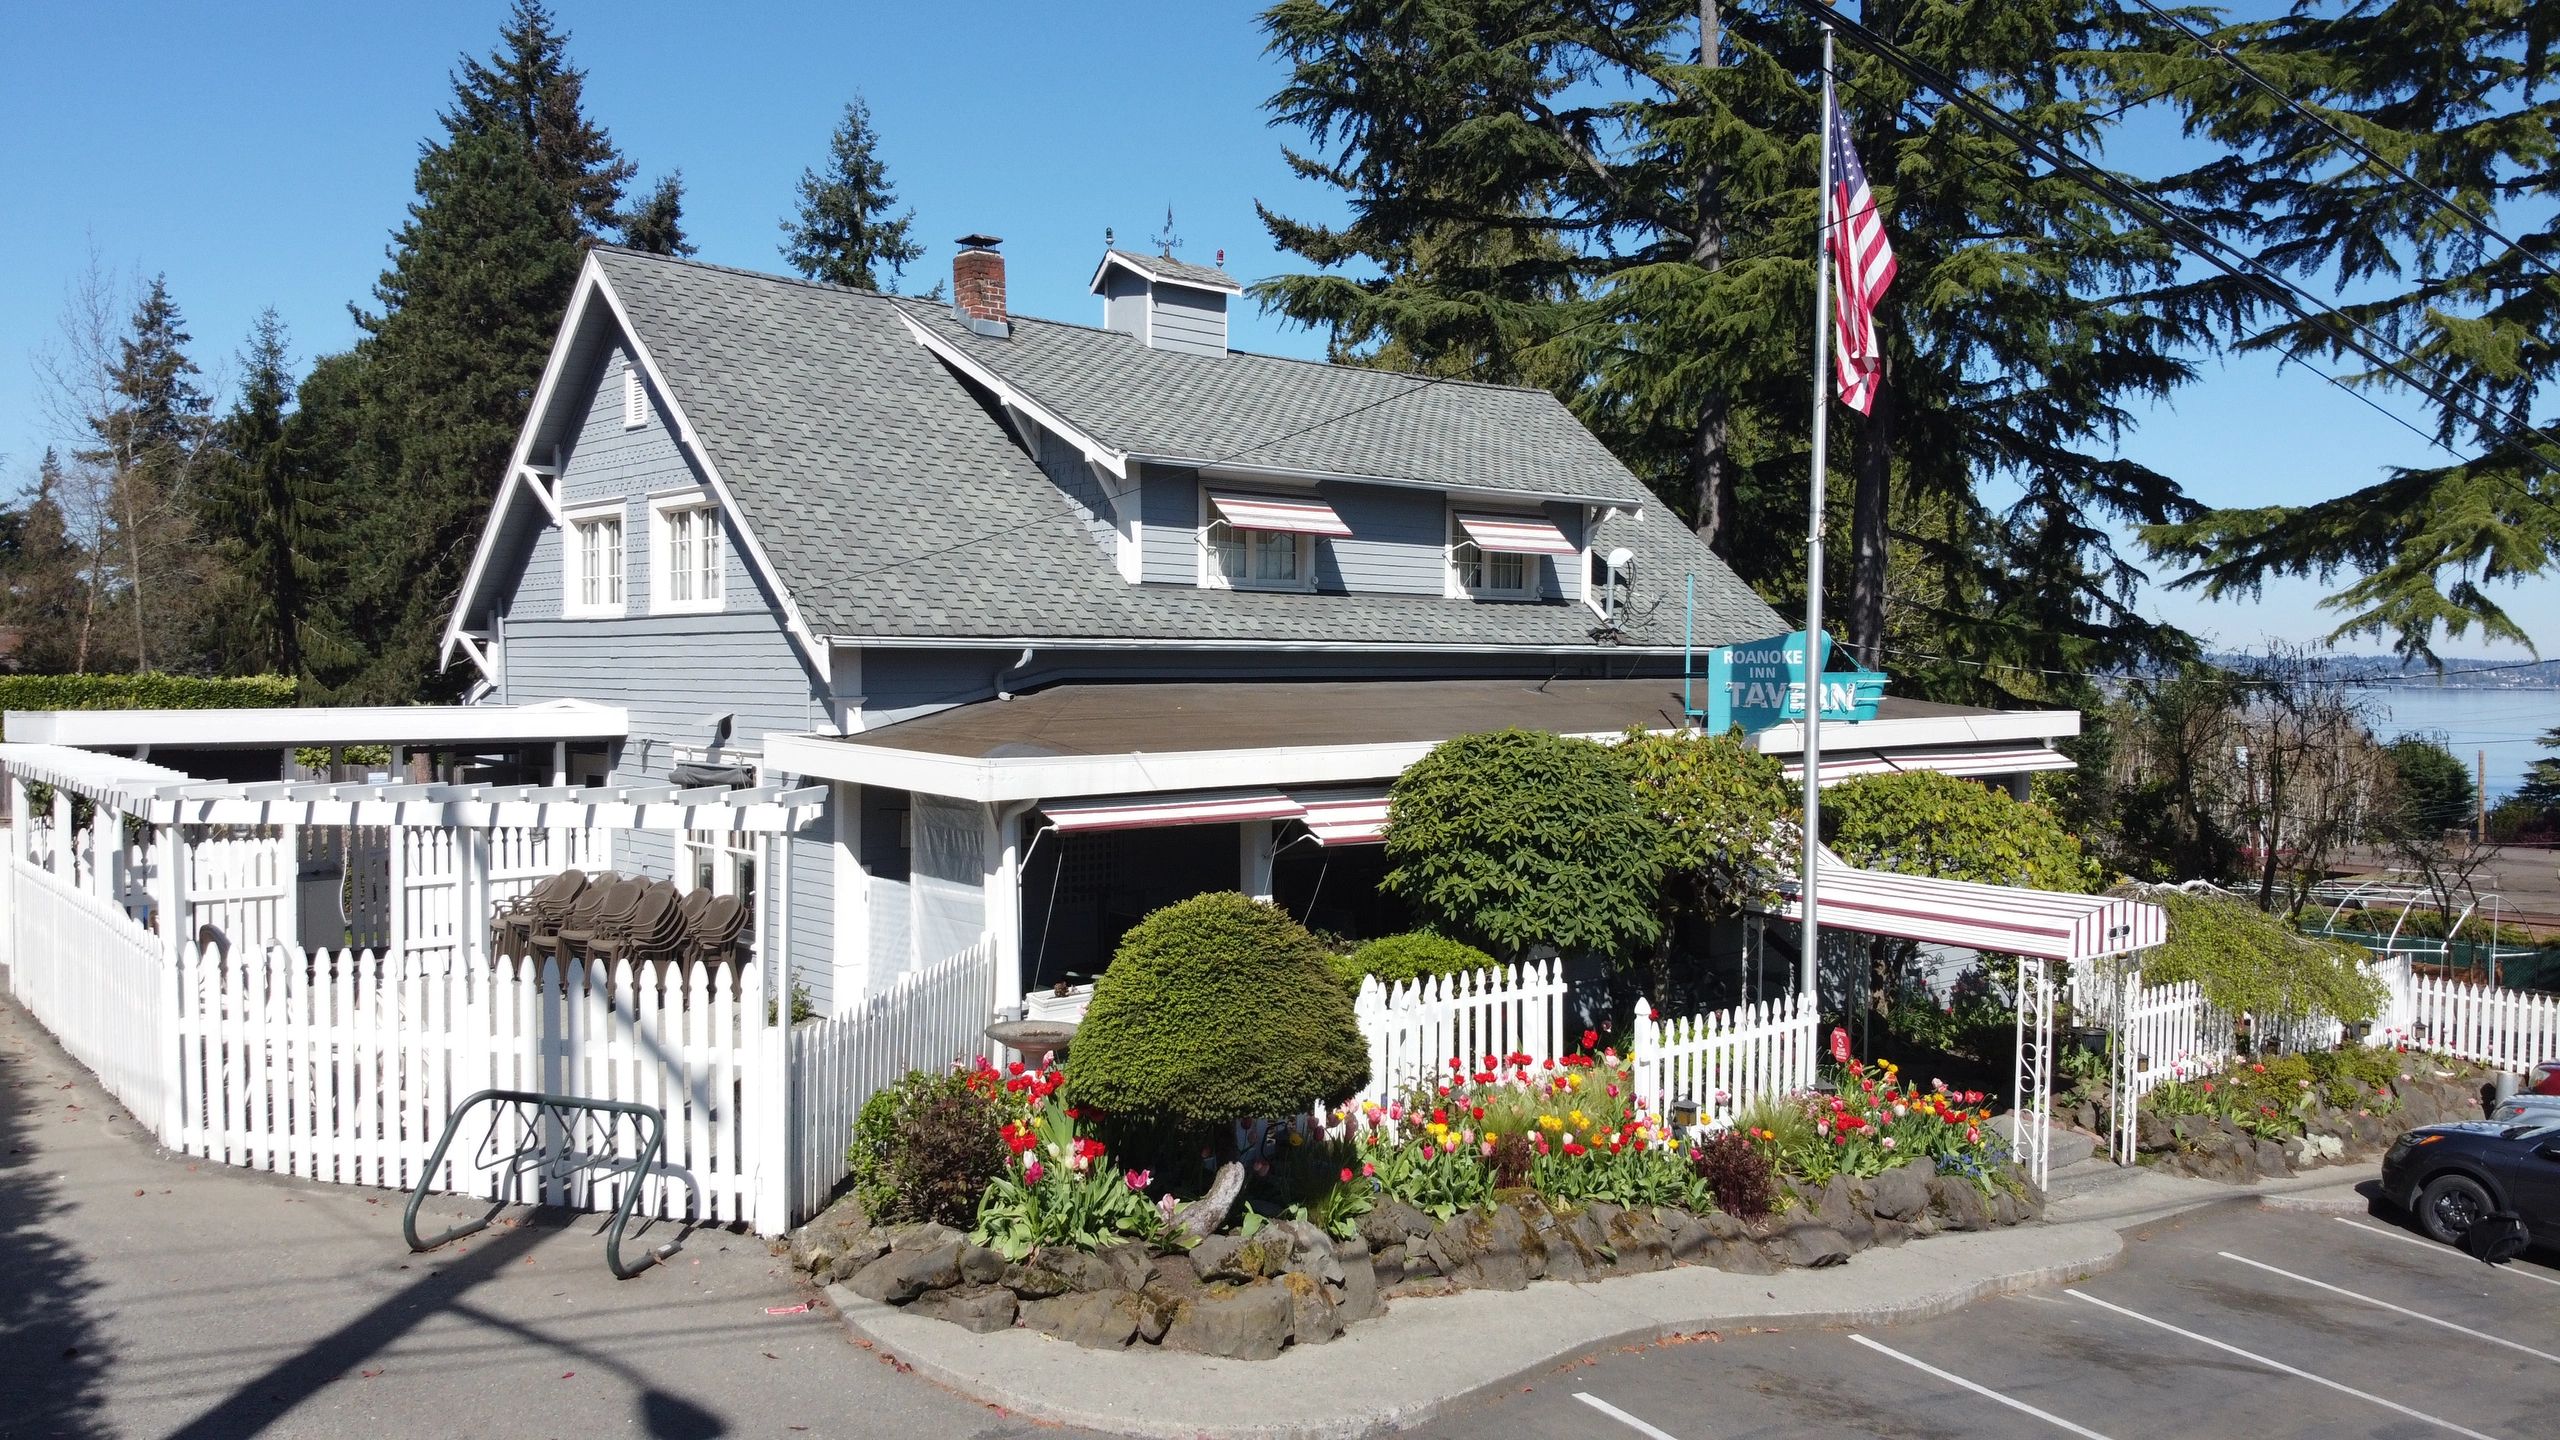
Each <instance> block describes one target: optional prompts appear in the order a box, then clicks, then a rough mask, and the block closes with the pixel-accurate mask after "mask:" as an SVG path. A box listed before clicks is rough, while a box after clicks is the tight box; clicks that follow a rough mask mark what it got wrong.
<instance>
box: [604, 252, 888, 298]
mask: <svg viewBox="0 0 2560 1440" xmlns="http://www.w3.org/2000/svg"><path fill="white" fill-rule="evenodd" d="M588 248H589V249H590V250H595V251H602V252H607V253H610V254H614V255H622V256H627V257H629V258H631V259H634V260H655V261H657V262H659V263H660V264H665V265H680V266H683V267H684V268H685V269H688V270H709V271H713V272H715V273H717V274H721V275H736V276H739V277H741V278H743V279H747V280H770V281H772V282H773V283H774V284H776V285H796V286H798V287H800V288H801V289H803V290H819V291H824V292H826V293H827V294H830V295H844V296H848V297H851V298H853V299H856V300H889V301H897V300H922V299H924V298H925V297H924V296H921V295H901V294H898V293H897V292H895V291H891V290H863V289H859V288H857V287H855V286H851V285H838V284H836V283H835V282H834V281H832V280H812V279H809V278H808V277H806V276H803V275H777V274H775V273H774V272H772V271H770V270H750V269H747V268H746V267H745V266H743V265H723V264H720V263H719V262H718V261H714V260H696V259H694V258H693V257H691V256H689V255H661V254H659V253H658V252H657V251H655V250H635V249H633V248H631V247H630V246H628V245H606V244H596V245H592V246H589V247H588Z"/></svg>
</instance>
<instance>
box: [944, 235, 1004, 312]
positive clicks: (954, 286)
mask: <svg viewBox="0 0 2560 1440" xmlns="http://www.w3.org/2000/svg"><path fill="white" fill-rule="evenodd" d="M1003 243H1004V242H1003V241H1002V240H999V239H997V238H996V237H995V236H993V235H963V236H961V237H960V253H959V254H957V255H954V256H952V257H951V305H952V308H953V309H956V310H958V311H959V312H960V313H961V315H962V316H963V317H965V318H967V319H971V320H986V321H992V322H993V323H995V324H998V325H1002V324H1004V323H1005V315H1004V257H1003V256H1002V255H999V254H997V253H996V247H997V246H998V245H1001V244H1003Z"/></svg>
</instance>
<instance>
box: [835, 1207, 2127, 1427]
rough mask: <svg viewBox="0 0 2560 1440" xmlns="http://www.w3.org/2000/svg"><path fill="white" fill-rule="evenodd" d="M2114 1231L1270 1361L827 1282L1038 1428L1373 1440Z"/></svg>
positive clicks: (1615, 1288) (1992, 1271)
mask: <svg viewBox="0 0 2560 1440" xmlns="http://www.w3.org/2000/svg"><path fill="white" fill-rule="evenodd" d="M2123 1253H2124V1242H2123V1240H2122V1238H2121V1237H2119V1236H2118V1235H2117V1233H2116V1231H2115V1229H2114V1228H2113V1227H2112V1226H2107V1225H2101V1224H2064V1225H2032V1226H2024V1227H2019V1228H2016V1229H2010V1230H1992V1231H1978V1232H1973V1233H1968V1234H1955V1235H1940V1236H1934V1237H1931V1238H1929V1239H1926V1240H1917V1241H1913V1242H1912V1243H1910V1244H1908V1245H1905V1246H1903V1247H1902V1248H1900V1249H1894V1250H1869V1251H1867V1252H1865V1253H1864V1254H1861V1255H1859V1256H1858V1257H1857V1258H1855V1259H1854V1260H1852V1261H1850V1262H1849V1264H1847V1265H1845V1266H1839V1267H1835V1268H1833V1269H1829V1270H1792V1271H1788V1272H1785V1273H1783V1274H1779V1275H1766V1276H1758V1275H1729V1274H1726V1273H1725V1272H1723V1271H1720V1270H1709V1269H1702V1268H1692V1267H1684V1268H1681V1269H1676V1270H1665V1271H1659V1272H1656V1273H1654V1274H1650V1275H1633V1276H1623V1277H1620V1278H1617V1279H1612V1280H1607V1281H1603V1282H1600V1283H1597V1284H1591V1285H1569V1284H1562V1283H1546V1282H1540V1283H1538V1284H1535V1285H1532V1286H1530V1287H1529V1288H1528V1289H1527V1290H1521V1291H1510V1292H1490V1291H1466V1292H1462V1293H1460V1294H1456V1295H1449V1296H1435V1297H1430V1298H1409V1299H1403V1300H1398V1301H1395V1302H1393V1304H1392V1306H1391V1308H1390V1309H1389V1310H1388V1312H1387V1314H1385V1315H1384V1316H1381V1317H1379V1318H1378V1319H1375V1320H1369V1321H1364V1322H1362V1323H1361V1324H1360V1325H1358V1326H1356V1327H1354V1328H1353V1329H1351V1330H1350V1331H1348V1332H1346V1333H1345V1334H1344V1335H1343V1336H1342V1338H1341V1339H1338V1340H1335V1341H1333V1342H1332V1343H1331V1344H1328V1345H1317V1346H1309V1347H1306V1348H1303V1349H1300V1348H1295V1347H1293V1348H1291V1349H1289V1350H1287V1351H1284V1352H1282V1354H1281V1355H1280V1357H1279V1358H1278V1359H1275V1360H1267V1361H1261V1362H1253V1361H1243V1360H1219V1359H1208V1358H1203V1357H1198V1356H1189V1355H1168V1354H1165V1353H1162V1352H1160V1351H1152V1350H1138V1351H1129V1350H1086V1349H1082V1348H1080V1347H1077V1346H1074V1345H1070V1344H1067V1343H1065V1342H1063V1341H1056V1340H1051V1339H1049V1338H1048V1337H1046V1336H1041V1335H1036V1334H1033V1333H1031V1332H1030V1331H1027V1330H1007V1331H1001V1332H998V1333H996V1334H993V1335H973V1334H970V1333H969V1332H968V1331H966V1330H963V1329H961V1328H960V1327H959V1326H957V1325H952V1324H949V1323H947V1322H944V1321H941V1320H932V1319H923V1318H918V1317H915V1316H911V1315H907V1314H905V1313H903V1312H901V1311H900V1310H899V1309H898V1308H897V1307H895V1306H890V1305H882V1304H879V1303H877V1302H874V1301H870V1300H865V1299H863V1298H862V1297H860V1296H858V1295H855V1294H854V1293H853V1292H852V1291H851V1290H848V1289H846V1288H845V1287H844V1286H842V1285H830V1286H828V1287H827V1297H828V1298H829V1299H830V1300H832V1301H833V1302H835V1305H836V1307H837V1310H838V1311H839V1312H840V1313H841V1314H842V1316H843V1318H844V1323H845V1328H846V1329H847V1330H849V1331H851V1332H852V1334H853V1335H854V1337H855V1338H856V1339H858V1340H862V1341H865V1342H868V1343H869V1344H871V1345H873V1346H876V1347H877V1348H878V1349H880V1350H881V1351H883V1352H884V1353H887V1354H891V1355H894V1356H895V1357H896V1358H897V1359H898V1360H900V1361H901V1362H903V1363H905V1364H907V1365H911V1366H913V1367H914V1368H915V1370H916V1372H917V1373H918V1374H921V1375H924V1376H926V1377H928V1378H930V1379H932V1380H935V1381H937V1382H939V1383H941V1384H943V1385H946V1386H949V1387H950V1388H952V1389H954V1390H957V1391H959V1392H960V1393H962V1394H964V1395H967V1396H969V1397H971V1398H972V1399H975V1400H979V1401H982V1402H984V1403H986V1404H989V1405H995V1406H999V1407H1001V1408H1003V1409H1005V1410H1008V1411H1011V1412H1013V1413H1014V1414H1018V1415H1022V1416H1025V1417H1027V1418H1030V1419H1035V1420H1042V1421H1048V1422H1052V1423H1056V1424H1061V1425H1074V1426H1081V1427H1084V1428H1088V1429H1094V1430H1102V1431H1108V1432H1111V1433H1114V1434H1121V1435H1136V1436H1147V1437H1161V1440H1187V1437H1205V1440H1359V1437H1365V1436H1370V1435H1376V1434H1380V1433H1383V1432H1385V1431H1389V1430H1395V1429H1401V1428H1404V1427H1406V1426H1410V1425H1416V1424H1419V1423H1421V1422H1423V1421H1425V1420H1428V1419H1430V1418H1432V1417H1433V1416H1436V1415H1438V1414H1440V1413H1442V1412H1443V1411H1446V1410H1447V1409H1449V1408H1450V1407H1451V1406H1454V1405H1457V1404H1459V1403H1461V1402H1463V1401H1465V1400H1467V1399H1469V1398H1471V1397H1474V1396H1478V1395H1483V1394H1486V1393H1488V1392H1491V1391H1496V1390H1504V1389H1509V1388H1510V1387H1512V1386H1514V1385H1517V1384H1521V1383H1523V1382H1526V1381H1529V1380H1532V1379H1534V1378H1535V1377H1537V1376H1540V1375H1543V1374H1546V1373H1548V1372H1549V1371H1552V1370H1553V1369H1555V1368H1556V1367H1557V1366H1558V1365H1560V1364H1562V1363H1564V1362H1566V1361H1569V1360H1573V1359H1576V1358H1578V1357H1580V1356H1583V1355H1587V1354H1590V1353H1592V1352H1595V1351H1599V1350H1607V1349H1612V1348H1615V1347H1618V1346H1625V1345H1642V1344H1649V1343H1651V1342H1653V1341H1657V1340H1662V1339H1667V1338H1669V1337H1672V1336H1675V1335H1688V1334H1695V1333H1697V1332H1699V1331H1703V1330H1711V1329H1720V1328H1760V1329H1766V1328H1771V1327H1773V1326H1784V1327H1819V1326H1845V1325H1856V1326H1870V1325H1886V1324H1894V1323H1899V1322H1904V1321H1911V1320H1925V1319H1929V1318H1931V1317H1933V1316H1937V1315H1943V1314H1946V1313H1947V1312H1949V1311H1952V1310H1955V1309H1958V1308H1960V1307H1962V1306H1964V1305H1966V1304H1969V1303H1971V1302H1973V1301H1975V1300H1979V1299H1982V1298H1984V1297H1985V1296H1989V1295H1997V1294H2001V1293H2004V1292H2007V1291H2013V1290H2025V1289H2032V1288H2034V1287H2037V1286H2040V1285H2051V1284H2058V1283H2061V1282H2065V1281H2068V1280H2072V1279H2076V1278H2078V1277H2081V1276H2085V1275H2090V1274H2094V1273H2096V1272H2099V1271H2102V1270H2107V1269H2110V1268H2112V1267H2113V1266H2114V1265H2115V1264H2116V1263H2117V1261H2118V1260H2119V1259H2120V1258H2121V1257H2122V1256H2123Z"/></svg>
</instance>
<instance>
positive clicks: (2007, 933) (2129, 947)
mask: <svg viewBox="0 0 2560 1440" xmlns="http://www.w3.org/2000/svg"><path fill="white" fill-rule="evenodd" d="M1815 883H1816V885H1817V887H1818V888H1817V891H1816V893H1817V894H1818V895H1819V896H1820V898H1821V902H1822V903H1821V914H1820V917H1819V918H1820V921H1821V924H1822V925H1823V926H1824V927H1825V928H1827V929H1834V930H1855V931H1858V932H1860V933H1862V934H1867V935H1890V936H1893V937H1895V938H1897V939H1902V940H1918V941H1921V942H1923V943H1926V944H1936V945H1954V946H1960V947H1962V948H1964V949H1968V950H1989V951H1994V952H1997V953H1999V954H2003V955H2032V956H2037V957H2040V958H2042V959H2046V960H2095V959H2098V958H2100V957H2102V956H2107V955H2121V954H2124V953H2126V952H2128V951H2133V950H2147V949H2149V948H2150V947H2152V946H2154V945H2158V944H2160V943H2161V942H2163V941H2165V940H2167V939H2168V938H2169V912H2168V911H2166V910H2164V909H2162V908H2161V907H2160V906H2157V905H2153V904H2151V903H2149V902H2147V901H2142V900H2128V899H2124V898H2122V897H2119V896H2111V895H2064V894H2058V893H2056V892H2054V891H2050V890H2029V889H2024V888H2021V887H2017V886H2010V885H1978V884H1974V883H1972V882H1970V881H1965V880H1940V879H1936V878H1934V877H1932V876H1927V875H1897V874H1894V873H1892V872H1890V871H1885V870H1861V869H1859V868H1857V867H1856V866H1854V865H1851V864H1849V863H1848V862H1846V861H1844V860H1841V859H1840V858H1838V857H1837V856H1834V855H1832V854H1831V853H1830V852H1829V851H1827V850H1826V851H1825V852H1823V855H1822V858H1821V861H1820V868H1819V870H1817V871H1816V882H1815ZM1779 890H1780V892H1781V893H1782V894H1783V895H1784V896H1785V899H1784V900H1783V901H1782V903H1781V904H1780V906H1779V908H1778V911H1777V912H1776V913H1778V914H1781V915H1784V916H1785V917H1786V918H1788V919H1790V920H1801V919H1803V918H1804V902H1803V894H1804V882H1803V878H1802V877H1801V876H1797V877H1793V878H1790V879H1788V880H1786V881H1783V882H1781V884H1780V886H1779Z"/></svg>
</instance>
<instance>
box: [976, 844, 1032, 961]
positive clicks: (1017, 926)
mask: <svg viewBox="0 0 2560 1440" xmlns="http://www.w3.org/2000/svg"><path fill="white" fill-rule="evenodd" d="M1032 804H1033V802H1031V801H1028V800H1018V801H1014V802H1012V803H1011V804H1005V805H990V806H988V807H987V812H986V813H987V829H986V840H987V856H986V875H987V880H986V889H985V891H984V892H983V893H984V894H985V895H986V899H987V932H988V934H990V935H991V936H993V937H994V940H995V951H996V990H995V997H994V998H995V1009H996V1010H997V1011H998V1012H1003V1011H1006V1010H1010V1009H1012V1008H1013V1007H1014V1006H1017V1005H1020V1004H1021V1003H1022V817H1023V816H1025V815H1027V814H1029V813H1030V812H1031V806H1032Z"/></svg>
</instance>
